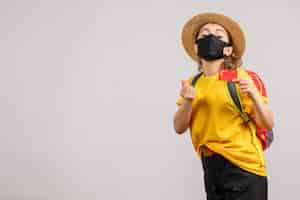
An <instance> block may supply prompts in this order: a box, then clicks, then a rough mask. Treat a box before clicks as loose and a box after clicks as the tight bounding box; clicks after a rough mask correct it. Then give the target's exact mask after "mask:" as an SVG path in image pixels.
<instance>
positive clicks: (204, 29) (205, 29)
mask: <svg viewBox="0 0 300 200" xmlns="http://www.w3.org/2000/svg"><path fill="white" fill-rule="evenodd" d="M203 31H209V29H208V28H203V29H201V30H200V31H199V33H202V32H203ZM216 31H217V32H222V33H226V31H225V30H224V29H220V28H217V29H216Z"/></svg>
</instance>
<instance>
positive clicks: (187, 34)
mask: <svg viewBox="0 0 300 200" xmlns="http://www.w3.org/2000/svg"><path fill="white" fill-rule="evenodd" d="M207 23H216V24H219V25H221V26H223V27H224V29H225V30H226V31H227V32H228V33H229V35H230V37H231V40H232V46H233V53H232V57H234V58H235V59H240V58H241V57H242V56H243V54H244V51H245V46H246V42H245V35H244V33H243V31H242V29H241V27H240V26H239V25H238V23H237V22H235V21H234V20H232V19H231V18H229V17H227V16H225V15H222V14H218V13H202V14H199V15H196V16H194V17H192V18H191V19H190V20H189V21H188V22H187V23H186V24H185V25H184V27H183V29H182V35H181V37H182V45H183V47H184V49H185V51H186V52H187V54H188V55H189V56H190V57H191V58H192V59H193V60H195V61H198V60H199V57H198V55H197V52H196V51H195V48H194V47H195V39H196V34H197V33H198V32H199V30H200V28H201V27H202V26H203V25H205V24H207Z"/></svg>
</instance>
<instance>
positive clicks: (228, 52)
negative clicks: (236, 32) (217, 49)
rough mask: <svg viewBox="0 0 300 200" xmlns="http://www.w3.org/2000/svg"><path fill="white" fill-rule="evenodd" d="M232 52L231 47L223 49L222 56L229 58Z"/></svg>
mask: <svg viewBox="0 0 300 200" xmlns="http://www.w3.org/2000/svg"><path fill="white" fill-rule="evenodd" d="M232 52H233V48H232V46H230V47H224V49H223V54H224V55H225V56H230V55H231V54H232Z"/></svg>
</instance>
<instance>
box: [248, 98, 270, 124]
mask: <svg viewBox="0 0 300 200" xmlns="http://www.w3.org/2000/svg"><path fill="white" fill-rule="evenodd" d="M250 98H251V99H252V101H253V104H254V109H253V114H252V117H253V119H254V121H255V122H256V123H257V125H258V126H260V127H265V128H266V129H268V130H271V129H272V128H273V127H274V116H273V112H272V110H271V109H270V107H269V105H268V104H266V103H264V102H263V101H262V99H261V97H260V96H259V95H258V94H257V93H256V94H254V95H253V96H251V97H250Z"/></svg>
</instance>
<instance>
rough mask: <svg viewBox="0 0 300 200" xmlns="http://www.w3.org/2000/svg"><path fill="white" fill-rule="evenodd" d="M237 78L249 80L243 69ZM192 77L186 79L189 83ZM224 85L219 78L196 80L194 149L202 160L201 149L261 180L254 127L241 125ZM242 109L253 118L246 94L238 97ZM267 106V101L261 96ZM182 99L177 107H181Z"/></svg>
mask: <svg viewBox="0 0 300 200" xmlns="http://www.w3.org/2000/svg"><path fill="white" fill-rule="evenodd" d="M237 71H238V77H239V78H246V79H250V80H252V79H251V77H250V76H249V75H248V74H247V72H245V71H244V70H242V69H237ZM191 80H192V77H191V78H189V81H190V82H191ZM226 84H227V83H226V82H225V81H222V80H218V74H216V75H213V76H205V75H204V74H202V76H201V77H200V78H199V79H198V81H197V83H196V86H195V90H196V97H195V99H194V100H193V103H192V117H191V122H190V133H191V138H192V143H193V146H194V148H195V150H196V152H197V153H198V155H199V157H201V148H200V147H201V145H203V144H205V145H206V146H207V147H208V148H209V149H211V150H212V151H214V152H216V153H218V154H221V155H222V156H224V157H225V158H227V159H228V160H229V161H230V162H232V163H233V164H235V165H237V166H239V167H240V168H242V169H244V170H246V171H249V172H252V173H254V174H257V175H260V176H266V166H265V159H264V155H263V149H262V145H261V143H260V141H259V139H258V138H257V136H256V134H255V127H254V124H253V123H248V124H246V123H244V122H243V119H242V117H241V116H240V113H239V111H238V110H237V108H236V106H235V105H234V103H233V101H232V99H231V97H230V94H229V91H228V89H227V85H226ZM237 90H238V92H239V94H240V98H241V99H242V106H243V108H244V110H245V112H247V113H248V114H249V115H253V102H252V100H251V99H250V97H249V96H248V95H247V94H245V93H240V90H239V87H237ZM260 96H261V98H262V100H263V101H264V102H265V103H267V102H268V99H267V98H266V97H263V96H262V95H260ZM182 100H183V99H182V97H180V98H179V99H178V100H177V102H176V103H177V104H178V105H181V104H182Z"/></svg>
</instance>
